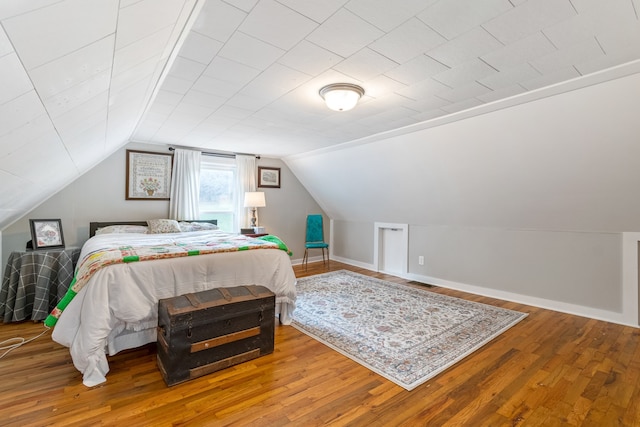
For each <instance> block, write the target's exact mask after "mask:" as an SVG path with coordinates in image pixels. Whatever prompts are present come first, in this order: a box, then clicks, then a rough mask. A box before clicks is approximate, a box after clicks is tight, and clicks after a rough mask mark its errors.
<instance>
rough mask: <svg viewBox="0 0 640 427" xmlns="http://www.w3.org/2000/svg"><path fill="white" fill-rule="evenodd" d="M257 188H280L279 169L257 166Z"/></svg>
mask: <svg viewBox="0 0 640 427" xmlns="http://www.w3.org/2000/svg"><path fill="white" fill-rule="evenodd" d="M258 187H264V188H280V168H268V167H263V166H258Z"/></svg>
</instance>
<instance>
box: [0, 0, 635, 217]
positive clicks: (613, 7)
mask: <svg viewBox="0 0 640 427" xmlns="http://www.w3.org/2000/svg"><path fill="white" fill-rule="evenodd" d="M639 12H640V0H607V1H606V2H605V1H599V0H528V1H527V0H440V1H438V0H405V1H402V2H391V1H388V0H350V1H346V0H326V1H312V0H277V1H276V0H237V1H231V0H228V1H221V0H206V1H205V0H201V1H199V0H140V1H138V0H120V1H117V0H64V1H59V0H28V1H19V0H9V1H5V2H2V3H0V26H1V28H0V229H1V228H3V227H4V226H6V225H7V224H9V223H11V222H12V221H13V220H15V219H17V218H19V217H20V216H22V215H23V214H24V213H26V212H27V211H28V210H30V209H31V208H33V207H34V206H36V205H37V204H38V203H39V202H40V201H42V200H43V199H44V198H46V197H47V196H48V195H50V194H53V193H55V192H56V191H58V190H59V189H60V188H62V187H63V186H64V185H66V184H67V183H69V182H71V181H73V180H74V179H76V178H78V177H79V176H80V175H82V173H83V172H85V171H86V170H88V169H89V168H91V167H92V166H94V165H95V164H97V163H98V162H100V161H101V160H102V159H103V158H105V157H106V156H108V155H109V154H111V153H113V152H114V151H115V150H117V149H118V148H120V147H122V146H123V145H125V144H126V143H127V142H129V141H138V142H148V143H157V144H175V145H179V146H192V147H198V148H203V149H208V150H221V151H231V152H245V153H258V154H262V155H265V156H271V157H286V156H290V155H295V154H300V153H304V152H308V151H311V150H316V149H321V148H326V147H329V146H332V145H336V144H341V143H344V142H349V141H354V140H358V139H361V138H365V137H368V136H371V135H375V134H379V133H382V132H387V131H391V130H394V129H398V128H403V127H407V126H411V125H415V124H418V123H424V122H425V121H429V120H433V119H437V118H442V117H444V116H448V115H451V114H454V113H458V112H460V111H473V109H474V108H476V107H479V106H483V105H486V104H489V103H492V102H497V101H499V100H501V99H505V98H512V97H517V96H518V95H521V94H525V93H531V91H535V90H536V89H539V88H543V87H547V86H550V85H555V84H558V83H562V82H566V81H570V80H572V79H575V78H579V77H581V76H583V75H587V74H591V73H595V72H598V71H601V70H604V69H608V68H611V67H615V66H618V65H621V64H625V63H628V62H631V61H634V60H637V59H638V58H640V23H639V21H638V14H639ZM336 82H346V83H355V84H359V85H361V86H362V87H363V88H364V89H365V96H364V97H363V99H362V100H361V102H360V105H359V106H358V107H357V108H356V109H355V110H353V111H350V112H347V113H336V112H332V111H330V110H328V109H326V108H325V107H324V106H323V104H322V100H321V99H320V97H319V96H318V90H319V89H320V88H321V87H323V86H324V85H326V84H329V83H336Z"/></svg>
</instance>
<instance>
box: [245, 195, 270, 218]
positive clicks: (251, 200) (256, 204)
mask: <svg viewBox="0 0 640 427" xmlns="http://www.w3.org/2000/svg"><path fill="white" fill-rule="evenodd" d="M265 206H267V204H266V202H265V200H264V192H262V191H247V192H246V193H244V207H245V208H251V227H256V209H257V208H264V207H265Z"/></svg>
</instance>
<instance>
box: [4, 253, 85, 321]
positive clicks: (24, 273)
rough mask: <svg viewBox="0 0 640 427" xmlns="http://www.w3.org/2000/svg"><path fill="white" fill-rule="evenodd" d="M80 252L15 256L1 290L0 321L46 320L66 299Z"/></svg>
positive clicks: (8, 267) (7, 268)
mask: <svg viewBox="0 0 640 427" xmlns="http://www.w3.org/2000/svg"><path fill="white" fill-rule="evenodd" d="M79 255H80V249H79V248H75V249H62V250H34V251H27V252H12V253H11V255H9V259H8V260H7V266H6V268H5V271H4V278H3V280H2V288H0V319H2V320H3V322H5V323H7V322H19V321H22V320H26V319H32V320H34V321H36V320H44V319H45V318H46V317H47V315H48V314H49V313H50V312H51V310H53V308H55V306H56V304H57V303H58V301H59V300H60V299H62V297H64V295H65V293H66V292H67V289H68V288H69V284H70V283H71V280H72V279H73V274H74V269H75V265H76V263H77V261H78V256H79Z"/></svg>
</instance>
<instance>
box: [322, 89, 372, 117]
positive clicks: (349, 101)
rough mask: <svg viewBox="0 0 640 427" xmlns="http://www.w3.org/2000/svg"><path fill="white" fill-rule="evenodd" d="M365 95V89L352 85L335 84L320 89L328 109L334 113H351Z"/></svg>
mask: <svg viewBox="0 0 640 427" xmlns="http://www.w3.org/2000/svg"><path fill="white" fill-rule="evenodd" d="M362 95H364V89H362V88H361V87H360V86H357V85H353V84H350V83H334V84H330V85H327V86H325V87H323V88H322V89H320V96H321V97H322V99H324V102H325V103H326V104H327V107H329V108H330V109H332V110H334V111H349V110H351V109H352V108H353V107H355V106H356V104H357V103H358V100H359V99H360V98H361V97H362Z"/></svg>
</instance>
